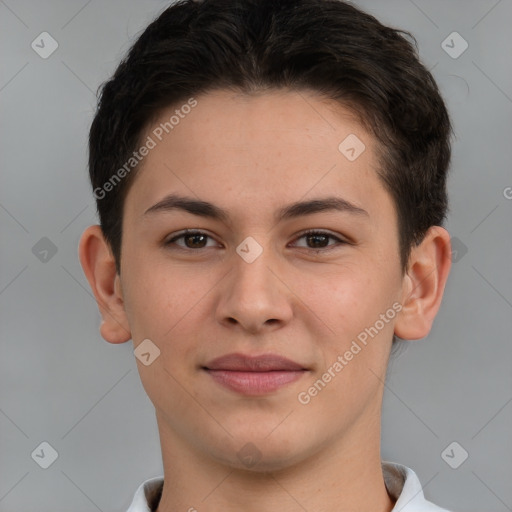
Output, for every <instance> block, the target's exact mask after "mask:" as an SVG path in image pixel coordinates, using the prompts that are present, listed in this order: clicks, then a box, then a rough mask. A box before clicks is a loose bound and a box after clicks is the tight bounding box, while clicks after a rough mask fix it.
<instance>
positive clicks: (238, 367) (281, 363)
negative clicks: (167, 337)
mask: <svg viewBox="0 0 512 512" xmlns="http://www.w3.org/2000/svg"><path fill="white" fill-rule="evenodd" d="M204 368H206V369H208V370H231V371H239V372H242V371H249V372H269V371H275V370H286V371H297V370H306V368H304V367H303V366H302V365H300V364H299V363H296V362H295V361H292V360H290V359H287V358H286V357H283V356H279V355H277V354H263V355H260V356H248V355H245V354H240V353H233V354H227V355H225V356H221V357H217V358H216V359H213V360H212V361H210V362H209V363H208V364H206V365H205V366H204Z"/></svg>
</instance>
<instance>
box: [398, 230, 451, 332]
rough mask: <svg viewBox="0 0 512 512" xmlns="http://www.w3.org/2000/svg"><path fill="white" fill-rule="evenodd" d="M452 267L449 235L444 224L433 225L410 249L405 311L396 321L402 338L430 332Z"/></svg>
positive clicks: (403, 291) (403, 302)
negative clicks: (420, 240)
mask: <svg viewBox="0 0 512 512" xmlns="http://www.w3.org/2000/svg"><path fill="white" fill-rule="evenodd" d="M451 266H452V252H451V243H450V234H449V233H448V231H446V229H444V228H442V227H441V226H432V227H431V228H430V229H429V230H428V231H427V233H426V234H425V237H424V238H423V241H422V242H421V243H420V244H419V245H418V246H416V247H413V248H412V250H411V255H410V257H409V264H408V270H407V273H406V275H405V276H404V280H403V289H402V301H401V304H402V310H401V311H400V313H399V314H398V316H397V320H396V322H395V334H396V335H397V336H398V337H399V338H402V339H404V340H417V339H420V338H424V337H425V336H427V335H428V333H429V332H430V329H431V328H432V323H433V322H434V318H435V316H436V314H437V312H438V310H439V307H440V306H441V300H442V298H443V293H444V288H445V285H446V281H447V279H448V274H449V273H450V268H451Z"/></svg>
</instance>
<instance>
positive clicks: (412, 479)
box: [127, 461, 449, 512]
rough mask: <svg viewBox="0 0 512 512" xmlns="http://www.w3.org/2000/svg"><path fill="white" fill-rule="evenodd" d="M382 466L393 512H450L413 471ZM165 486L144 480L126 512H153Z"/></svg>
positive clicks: (157, 479)
mask: <svg viewBox="0 0 512 512" xmlns="http://www.w3.org/2000/svg"><path fill="white" fill-rule="evenodd" d="M381 464H382V473H383V475H384V483H385V485H386V488H387V490H388V493H389V494H390V495H391V496H392V497H393V498H394V499H395V500H397V501H396V504H395V506H394V507H393V510H392V511H391V512H449V511H448V510H446V509H444V508H440V507H438V506H437V505H434V504H433V503H432V502H430V501H427V500H426V499H425V496H424V494H423V489H422V487H421V483H420V481H419V479H418V476H417V475H416V473H415V472H414V471H413V470H412V469H410V468H408V467H407V466H403V465H402V464H397V463H395V462H389V461H382V462H381ZM163 485H164V477H163V476H157V477H154V478H150V479H148V480H146V481H144V482H143V483H142V484H140V486H139V487H138V489H137V491H136V492H135V495H134V497H133V501H132V503H131V505H130V507H129V508H128V510H127V512H154V511H155V510H156V507H157V505H158V502H159V501H160V497H161V495H162V489H163Z"/></svg>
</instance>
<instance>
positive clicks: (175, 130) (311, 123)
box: [126, 90, 389, 216]
mask: <svg viewBox="0 0 512 512" xmlns="http://www.w3.org/2000/svg"><path fill="white" fill-rule="evenodd" d="M194 102H195V103H196V104H195V106H194V107H192V108H183V105H187V104H189V105H190V104H193V103H191V102H190V101H189V102H187V101H186V100H185V101H184V102H183V103H182V104H181V105H173V106H172V107H169V108H168V109H165V110H163V111H162V112H161V113H160V116H159V117H158V119H157V120H156V121H154V122H153V123H152V124H151V126H149V127H148V129H147V130H146V133H145V134H144V136H143V138H142V140H144V141H145V140H148V139H151V140H152V141H153V143H154V147H153V148H152V149H151V150H150V151H149V152H148V154H147V156H145V157H144V159H143V161H142V162H141V166H140V168H139V170H138V171H137V172H138V174H137V178H136V180H135V181H134V183H133V184H132V187H131V189H130V191H129V193H128V197H127V200H126V202H127V204H126V206H127V208H129V207H130V208H133V209H134V210H135V211H136V213H137V215H138V216H140V215H141V214H142V213H143V212H144V211H145V210H146V209H147V208H148V207H150V206H152V205H153V204H154V203H156V202H157V201H158V200H160V199H162V198H163V196H164V195H165V194H168V193H171V192H179V193H181V194H182V195H187V196H191V195H195V196H196V197H197V198H200V199H204V200H208V201H211V202H215V203H217V204H218V203H219V202H220V201H222V202H223V206H224V207H225V209H226V210H229V208H230V205H232V204H237V205H238V206H239V205H240V203H242V202H244V201H245V204H246V205H247V206H246V207H245V208H239V211H238V212H236V213H238V214H239V215H244V214H247V215H249V214H254V212H252V213H249V210H250V209H249V208H248V206H249V204H251V205H253V206H254V208H255V209H257V206H258V204H259V205H260V206H261V208H266V209H268V208H269V205H270V204H272V205H274V206H275V208H273V209H276V208H277V207H278V206H281V207H282V206H283V203H286V204H288V203H291V202H296V201H297V200H299V199H300V198H306V196H308V195H309V196H311V197H317V196H325V195H332V193H333V192H334V191H339V192H340V193H341V194H342V195H343V197H344V199H346V200H347V201H350V202H351V203H353V204H355V205H359V206H360V205H361V202H365V201H368V197H369V196H373V208H378V206H379V202H381V201H383V200H384V201H388V202H389V197H388V198H386V197H380V196H381V195H383V194H384V195H387V194H386V192H385V191H384V189H383V186H382V184H381V182H380V180H379V179H378V178H377V173H376V169H377V167H378V162H377V161H376V158H375V154H374V140H373V138H372V137H371V136H370V135H369V134H368V133H367V132H366V131H365V130H364V129H363V128H362V126H361V125H360V124H359V123H358V121H357V119H356V118H355V116H354V115H353V114H352V112H351V111H349V110H347V109H346V108H344V107H342V106H341V105H339V104H338V103H337V102H334V101H333V100H327V99H325V98H321V97H320V96H318V95H317V94H314V93H311V92H307V91H287V90H277V91H272V92H265V93H258V94H255V95H247V94H240V93H236V92H233V91H226V90H218V91H213V92H209V93H206V94H203V95H199V96H197V97H195V98H194ZM130 196H131V198H130ZM377 196H378V197H377ZM129 198H130V199H129ZM128 203H130V205H131V206H129V205H128ZM380 206H383V205H380ZM365 209H366V208H365ZM272 213H273V212H272Z"/></svg>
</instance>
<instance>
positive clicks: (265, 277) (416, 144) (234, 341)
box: [80, 0, 451, 467]
mask: <svg viewBox="0 0 512 512" xmlns="http://www.w3.org/2000/svg"><path fill="white" fill-rule="evenodd" d="M404 36H407V37H404ZM411 40H414V37H413V36H412V35H411V34H409V33H407V32H405V31H401V30H397V29H393V28H390V27H386V26H383V25H382V24H381V23H380V22H379V21H377V20H376V19H375V18H374V17H372V16H371V15H369V14H366V13H364V12H362V11H360V10H359V9H357V8H356V7H354V6H353V5H351V4H349V3H345V2H342V1H338V0H321V1H319V0H296V1H291V0H279V1H276V0H266V1H261V0H244V1H233V0H205V1H192V0H186V1H179V2H177V3H175V4H173V5H172V6H171V7H169V8H168V9H166V10H165V11H163V12H162V14H161V15H160V16H159V17H158V18H157V19H156V20H155V21H153V22H152V23H151V24H150V25H149V26H148V27H147V28H146V29H145V30H144V32H143V33H142V34H141V36H140V37H139V38H138V39H137V41H136V42H135V43H134V45H133V46H132V48H131V49H130V51H129V52H128V55H127V56H126V58H125V59H123V61H122V62H121V64H120V65H119V67H118V68H117V70H116V72H115V73H114V75H113V77H112V78H111V79H110V80H108V81H107V82H106V83H105V84H103V87H102V89H101V97H100V100H99V106H98V110H97V112H96V115H95V117H94V120H93V123H92V126H91V131H90V139H89V155H90V156H89V171H90V178H91V183H92V188H93V192H94V195H95V198H96V202H97V209H98V214H99V218H100V226H99V227H98V226H95V227H91V228H90V230H89V231H88V232H87V235H86V233H84V236H83V238H82V241H81V247H80V258H81V261H82V265H83V267H84V270H85V272H86V275H87V277H88V279H89V282H90V284H91V287H92V288H93V290H94V292H95V295H96V298H97V300H98V303H99V305H100V309H101V312H102V316H103V324H102V335H103V337H104V338H105V339H107V340H108V341H111V342H113V343H119V342H124V341H127V340H128V339H130V338H133V341H134V344H135V345H138V344H139V343H140V342H142V340H143V339H151V340H152V342H153V343H154V344H155V345H156V346H157V347H158V348H159V350H160V353H161V357H160V358H159V359H157V360H155V363H153V364H152V365H151V366H150V367H147V368H146V367H144V366H140V364H139V366H140V369H141V377H142V381H143V384H144V386H145V388H146V390H147V392H148V394H149V396H150V398H151V399H152V400H153V403H154V404H155V406H156V408H157V410H158V411H159V412H160V415H161V416H160V418H164V417H165V418H166V420H165V423H166V425H167V428H168V429H170V430H172V431H173V432H174V433H175V434H176V435H182V436H183V437H184V438H185V437H186V438H188V440H189V441H190V442H191V444H193V443H192V441H194V442H196V441H197V440H198V439H201V443H204V444H203V447H204V449H209V448H207V447H208V446H210V447H211V446H212V445H215V443H216V442H218V440H219V438H223V436H225V435H226V434H225V432H222V429H220V431H216V432H214V430H215V429H214V428H212V429H211V430H210V431H208V432H205V431H204V430H201V429H202V427H201V425H200V424H198V423H194V422H193V420H192V419H191V417H190V418H188V419H187V415H186V414H181V416H180V417H179V418H178V414H177V413H176V416H175V417H174V416H173V413H172V411H173V410H178V409H179V408H180V407H184V405H183V404H184V402H185V401H186V398H185V397H183V398H182V399H177V402H180V400H181V402H180V404H181V405H180V404H177V403H174V404H169V403H168V402H169V401H168V398H169V397H167V398H166V395H165V394H164V393H162V392H161V391H158V389H159V386H160V388H161V383H162V382H163V381H164V380H165V382H167V384H168V385H169V388H173V387H174V388H175V390H176V393H177V394H179V393H180V391H179V390H180V385H181V387H183V386H185V387H187V389H189V390H192V392H193V393H194V394H195V396H197V397H199V399H200V400H201V401H202V403H203V404H204V405H205V407H207V408H208V409H209V410H212V411H216V413H218V414H219V415H220V416H221V417H223V418H226V420H225V421H226V430H229V431H230V432H232V433H233V432H234V433H235V437H236V433H239V434H240V436H239V438H237V442H239V441H240V440H241V439H242V438H244V439H252V438H254V436H255V437H256V438H257V437H258V436H259V435H263V433H264V432H266V431H269V430H270V428H271V427H272V425H275V424H277V422H278V420H279V419H280V418H281V419H282V413H283V412H287V411H286V410H285V409H286V408H283V403H285V402H286V400H288V399H290V397H291V394H293V393H294V396H295V399H294V400H295V401H294V404H295V405H297V404H298V403H300V404H301V405H302V406H303V407H302V409H301V412H300V413H298V414H297V418H296V421H298V422H299V423H297V424H300V418H301V416H300V415H301V414H303V415H304V418H309V421H310V422H313V423H314V421H315V420H314V418H315V417H318V416H316V415H315V408H317V411H316V412H321V411H323V412H324V413H325V411H326V410H327V407H328V405H329V404H337V405H342V406H344V407H346V408H348V410H350V411H352V412H351V414H349V415H348V416H347V417H344V418H342V419H338V420H336V421H335V422H334V426H332V422H331V426H330V427H325V426H324V427H322V426H317V427H313V430H315V428H316V432H317V433H318V436H317V440H316V441H315V442H316V444H315V446H316V447H317V448H318V446H319V445H320V444H321V443H325V442H326V440H327V439H328V438H329V437H332V436H334V434H335V433H339V432H340V431H342V430H343V431H345V432H348V430H349V426H350V425H354V424H355V423H356V422H357V421H358V420H360V419H361V418H362V417H363V416H364V414H366V413H368V411H369V410H370V409H372V410H374V412H375V411H376V409H377V405H376V403H374V402H373V400H374V398H372V397H374V396H375V391H376V390H379V391H380V392H381V391H382V383H381V381H380V380H379V379H378V377H376V376H379V375H380V376H383V375H384V374H385V368H386V364H387V361H388V356H389V353H390V349H391V346H392V344H393V343H400V341H399V339H400V338H401V339H419V338H422V337H425V336H426V335H427V334H428V332H429V330H430V327H431V324H432V322H433V319H434V317H435V315H436V313H437V310H438V308H439V305H440V301H441V297H442V293H443V289H444V285H445V282H446V279H447V275H448V272H449V266H450V264H449V261H450V258H449V256H450V251H449V236H448V234H447V232H446V230H444V229H443V227H442V226H443V223H444V220H445V218H446V214H447V192H446V176H447V171H448V167H449V161H450V140H449V138H450V133H451V125H450V120H449V116H448V113H447V109H446V107H445V105H444V102H443V100H442V98H441V96H440V93H439V90H438V88H437V86H436V83H435V81H434V78H433V77H432V75H431V73H430V72H429V71H428V70H427V69H426V68H425V67H424V65H423V64H422V63H421V62H420V60H419V57H418V54H417V49H416V47H415V45H414V46H413V44H412V43H411ZM414 44H416V41H415V40H414ZM143 148H145V149H143ZM169 194H174V195H176V196H188V197H192V198H195V199H196V200H199V201H200V202H201V203H200V204H199V205H198V204H197V203H196V204H195V205H194V208H195V211H196V212H198V211H199V210H200V211H201V212H203V213H201V215H193V214H192V213H190V205H188V207H187V208H188V210H189V212H188V213H187V212H186V211H185V209H186V208H185V209H183V208H182V209H179V208H176V202H175V203H174V206H173V207H172V208H167V209H164V208H154V209H153V210H152V211H150V212H147V210H149V209H150V208H151V207H152V206H154V205H155V204H156V203H157V202H159V201H160V200H162V199H163V198H164V197H165V196H167V195H169ZM328 196H329V197H334V196H337V197H342V198H343V199H344V201H345V203H344V209H343V211H337V210H334V209H327V208H325V205H324V206H319V203H318V204H317V205H316V207H315V205H314V204H313V205H311V204H310V205H309V208H310V210H311V208H316V213H314V214H313V215H312V216H308V217H297V216H295V217H294V216H288V217H283V218H282V219H279V220H277V216H276V213H277V212H280V211H282V210H283V208H284V207H286V206H288V205H290V204H292V203H296V202H299V201H305V200H308V199H314V198H320V197H322V198H325V197H328ZM206 203H211V204H212V205H214V206H218V207H219V208H218V209H216V208H211V206H210V205H207V204H206ZM347 203H350V205H351V207H350V208H348V207H347ZM183 204H184V203H183V202H181V205H183ZM220 209H222V210H224V212H222V213H221V214H219V210H220ZM206 211H208V213H209V214H210V215H208V216H206V215H205V214H204V212H206ZM213 211H214V213H215V214H216V215H215V216H214V215H212V212H213ZM146 212H147V213H146ZM306 219H307V221H306ZM317 227H318V228H319V229H320V228H326V229H325V230H327V231H329V232H330V235H331V236H335V237H338V238H339V239H341V240H342V241H343V244H342V245H341V246H338V247H337V248H336V249H333V250H331V251H330V252H329V253H327V252H324V253H322V251H325V249H324V245H323V242H325V241H326V240H327V239H326V238H325V233H324V235H318V234H317V235H316V236H315V235H313V236H312V237H311V236H310V238H309V241H310V242H311V241H313V243H314V244H315V243H317V242H318V241H319V240H320V245H319V246H317V248H318V250H317V251H313V252H312V253H311V252H309V253H307V254H306V252H307V251H306V252H305V249H307V250H309V251H311V246H304V245H302V246H300V244H299V246H297V245H295V246H294V248H290V245H289V242H292V241H293V240H296V239H297V236H295V238H293V237H292V235H300V234H301V233H300V232H302V231H304V229H303V228H317ZM184 228H189V229H190V228H197V230H198V231H201V232H203V235H207V236H209V237H210V240H211V241H210V245H202V244H203V242H204V241H205V240H206V239H205V238H204V237H203V238H201V236H199V239H200V242H199V247H197V246H194V244H188V245H185V244H184V243H183V242H180V243H176V242H172V249H170V248H169V246H168V245H165V244H166V243H168V242H170V241H171V239H172V240H174V237H175V236H177V235H178V234H183V233H178V232H179V231H180V230H181V231H183V229H184ZM325 230H323V231H325ZM171 233H172V234H174V237H170V236H169V235H170V234H171ZM322 236H324V238H322ZM248 237H250V239H249V245H247V246H243V247H247V249H248V250H249V252H251V253H252V254H254V255H255V258H254V259H253V260H252V261H251V262H248V261H247V260H244V259H243V258H242V255H241V252H240V250H237V248H239V247H240V244H242V242H247V238H248ZM182 240H183V238H182ZM191 240H192V241H193V242H196V243H197V240H198V237H197V235H196V237H195V238H194V237H193V236H189V239H188V242H190V241H191ZM302 240H304V238H302ZM183 241H184V242H186V240H183ZM212 243H213V245H211V244H212ZM251 244H252V245H251ZM177 245H179V247H180V248H177ZM194 247H195V249H194ZM197 249H199V251H198V250H197ZM194 251H196V252H195V253H194ZM384 317H385V318H384ZM377 322H379V323H378V324H377ZM381 325H382V326H381ZM376 326H377V327H376ZM372 328H373V330H372ZM365 329H366V331H365ZM363 332H366V333H367V335H366V342H367V343H366V344H364V346H363V343H362V342H361V340H362V338H364V335H362V333H363ZM370 332H371V333H375V334H371V335H370ZM357 340H359V343H357ZM354 341H356V345H358V346H359V348H360V351H357V349H356V348H353V347H354V345H353V342H354ZM351 347H352V348H351ZM350 350H352V354H353V356H350V360H352V359H353V362H352V361H351V362H347V364H346V366H343V371H341V370H339V371H337V370H336V369H334V368H333V365H334V364H335V362H336V360H337V359H336V357H337V355H339V354H345V353H347V351H350ZM229 352H244V353H254V354H260V353H263V352H278V353H279V354H281V355H286V356H287V357H290V356H293V355H294V354H295V355H296V359H298V360H299V362H300V363H301V364H303V365H304V366H305V367H307V368H305V369H306V370H307V372H309V373H308V377H306V378H304V380H303V381H302V382H303V385H302V388H301V389H302V391H304V390H308V389H309V388H310V386H311V385H312V384H313V383H314V382H315V381H318V378H319V377H321V376H322V375H326V373H325V372H326V371H327V372H328V369H329V368H330V369H331V370H330V375H331V378H330V379H329V381H331V380H332V384H329V385H326V386H325V389H323V388H322V392H321V394H320V393H319V389H318V386H317V392H316V393H315V392H314V391H312V393H309V392H306V394H303V395H302V397H303V400H302V402H300V400H299V401H297V389H298V388H297V387H296V386H297V385H294V386H295V387H293V386H292V387H288V388H286V389H287V390H286V391H282V392H276V393H275V395H272V397H271V398H270V401H271V406H270V407H269V408H268V409H265V408H264V407H263V406H261V408H260V407H259V406H256V405H255V404H254V403H252V404H251V403H247V404H244V405H240V408H239V409H236V408H234V409H233V407H232V405H233V403H238V402H236V400H235V397H234V396H233V395H230V393H232V391H218V392H216V393H213V392H212V393H211V394H209V393H210V391H209V387H208V382H209V381H208V378H209V377H208V376H207V375H204V373H201V371H203V370H204V365H206V364H207V362H208V361H209V360H211V359H212V358H213V357H216V356H219V355H223V354H226V353H229ZM355 354H357V356H356V355H355ZM356 361H357V362H356ZM157 365H160V367H158V366H157ZM337 368H339V367H337ZM369 368H370V369H372V372H373V375H372V373H370V372H368V369H369ZM328 373H329V372H328ZM334 374H335V375H336V379H337V380H336V379H335V378H334V377H333V375H334ZM338 374H339V376H338ZM327 378H328V377H326V379H327ZM308 379H309V380H308ZM321 380H322V379H321ZM362 381H365V382H366V384H365V385H362V384H357V385H356V384H354V382H362ZM178 382H179V383H180V385H178ZM324 384H326V383H324ZM319 385H320V384H319ZM320 386H321V385H320ZM347 386H349V387H350V386H353V387H354V389H353V390H352V392H351V394H347V393H345V391H343V390H346V389H347ZM291 389H293V391H290V390H291ZM223 393H225V395H223ZM317 393H318V394H319V396H318V398H315V400H310V399H309V400H308V398H307V396H309V397H310V398H311V397H312V396H315V397H316V394H317ZM340 393H341V395H343V396H342V398H340ZM377 395H378V393H377ZM226 397H230V399H231V400H232V402H228V403H227V405H226V401H225V399H226ZM283 397H284V398H283ZM306 401H307V402H308V405H306V404H305V402H306ZM310 402H311V403H310ZM256 403H259V404H260V405H261V402H256ZM166 404H167V405H166ZM167 407H168V408H167ZM308 408H309V409H308ZM365 411H366V412H365ZM261 415H263V416H264V418H263V421H260V420H261V417H260V416H261ZM242 417H243V419H244V425H247V424H248V425H258V426H257V427H247V426H243V425H241V424H240V420H241V418H242ZM245 420H248V423H245ZM252 420H254V422H253V421H252ZM292 421H293V420H292ZM322 421H323V422H326V421H327V420H326V417H325V415H324V417H323V420H322ZM163 422H164V420H163V419H162V423H163ZM303 424H304V426H305V429H304V431H301V429H297V428H296V429H295V430H294V432H295V434H294V435H293V436H291V435H290V434H289V433H288V434H286V436H285V437H286V439H287V442H286V443H284V444H283V443H282V440H283V438H280V436H279V435H278V436H275V439H276V443H277V444H276V445H275V446H274V447H273V448H271V447H270V445H268V446H267V445H265V449H266V450H268V452H269V453H271V452H272V450H275V453H277V452H279V453H280V455H281V456H282V455H283V454H284V453H285V452H286V453H287V454H288V455H289V454H291V453H292V452H293V449H294V446H296V445H295V444H294V442H295V441H296V442H297V443H299V441H301V439H302V438H301V436H306V435H307V430H308V429H309V430H310V429H311V428H312V427H311V425H308V423H307V422H305V423H303ZM191 426H193V428H191ZM251 428H253V430H251ZM244 429H245V430H244ZM265 429H267V430H265ZM249 431H250V432H249ZM282 432H283V435H284V434H285V433H286V427H283V429H282ZM177 433H179V434H177ZM216 436H217V437H216ZM251 436H252V437H251ZM228 441H229V442H232V443H234V444H233V446H234V445H235V444H236V443H235V441H234V440H233V438H231V439H228ZM240 442H241V441H240ZM201 443H200V444H201ZM299 444H300V443H299ZM196 446H197V443H196ZM308 446H310V445H308ZM310 448H311V446H310ZM306 449H307V448H305V450H306ZM212 450H213V449H212ZM287 450H288V451H287ZM311 450H313V448H311ZM214 452H215V450H213V451H212V452H211V453H212V454H213V453H214ZM305 453H306V452H304V453H303V454H302V455H301V456H305ZM215 456H216V457H217V458H221V455H220V454H219V453H218V452H215ZM289 456H290V457H291V455H289ZM275 460H277V459H275ZM272 463H275V461H274V462H272V461H270V459H269V462H268V464H269V465H271V464H272ZM269 467H270V466H269Z"/></svg>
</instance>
